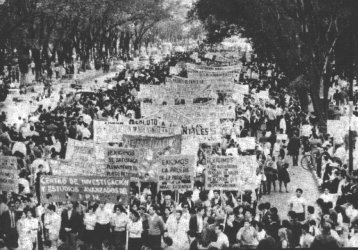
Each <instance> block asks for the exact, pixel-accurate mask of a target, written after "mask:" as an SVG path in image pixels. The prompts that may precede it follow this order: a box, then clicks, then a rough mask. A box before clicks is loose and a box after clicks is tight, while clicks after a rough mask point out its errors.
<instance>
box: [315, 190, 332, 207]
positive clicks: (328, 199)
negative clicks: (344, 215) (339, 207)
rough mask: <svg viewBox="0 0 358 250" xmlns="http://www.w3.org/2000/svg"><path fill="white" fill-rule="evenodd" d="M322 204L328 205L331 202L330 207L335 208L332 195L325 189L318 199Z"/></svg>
mask: <svg viewBox="0 0 358 250" xmlns="http://www.w3.org/2000/svg"><path fill="white" fill-rule="evenodd" d="M319 198H321V199H322V200H323V202H324V203H329V202H331V203H332V206H333V207H335V203H336V201H335V199H334V197H333V195H332V194H330V193H329V189H328V188H325V189H324V191H323V194H321V195H320V197H319Z"/></svg>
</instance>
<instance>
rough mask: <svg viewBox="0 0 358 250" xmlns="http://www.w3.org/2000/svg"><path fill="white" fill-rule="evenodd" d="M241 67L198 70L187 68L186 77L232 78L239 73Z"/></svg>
mask: <svg viewBox="0 0 358 250" xmlns="http://www.w3.org/2000/svg"><path fill="white" fill-rule="evenodd" d="M240 72H241V69H240V68H234V69H230V70H220V71H218V70H199V69H192V68H188V78H199V79H201V78H204V79H205V78H226V79H234V78H237V77H238V75H240Z"/></svg>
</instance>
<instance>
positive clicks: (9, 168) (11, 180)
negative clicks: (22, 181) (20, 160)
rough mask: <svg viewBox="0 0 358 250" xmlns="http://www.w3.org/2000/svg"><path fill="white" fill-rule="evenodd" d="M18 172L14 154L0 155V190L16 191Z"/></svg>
mask: <svg viewBox="0 0 358 250" xmlns="http://www.w3.org/2000/svg"><path fill="white" fill-rule="evenodd" d="M18 179H19V173H18V170H17V158H16V157H15V156H0V190H1V191H14V192H17V191H18Z"/></svg>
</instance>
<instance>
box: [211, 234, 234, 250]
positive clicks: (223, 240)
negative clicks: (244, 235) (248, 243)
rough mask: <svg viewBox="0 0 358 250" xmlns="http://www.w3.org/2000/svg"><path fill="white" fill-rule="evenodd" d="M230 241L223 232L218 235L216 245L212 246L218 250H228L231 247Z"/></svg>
mask: <svg viewBox="0 0 358 250" xmlns="http://www.w3.org/2000/svg"><path fill="white" fill-rule="evenodd" d="M229 244H230V243H229V239H228V237H227V236H226V234H224V233H223V232H221V233H220V234H219V235H218V239H217V240H216V242H215V243H213V244H212V245H213V246H215V247H216V248H217V249H219V250H220V249H226V248H228V247H229Z"/></svg>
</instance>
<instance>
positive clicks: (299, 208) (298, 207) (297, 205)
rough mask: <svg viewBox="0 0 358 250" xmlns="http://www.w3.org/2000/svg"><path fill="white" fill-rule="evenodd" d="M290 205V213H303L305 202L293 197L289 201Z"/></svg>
mask: <svg viewBox="0 0 358 250" xmlns="http://www.w3.org/2000/svg"><path fill="white" fill-rule="evenodd" d="M290 204H292V211H295V212H296V213H304V212H305V210H304V207H305V206H306V204H307V202H306V200H305V199H304V198H303V197H300V198H298V197H297V196H294V197H292V198H291V199H290Z"/></svg>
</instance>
